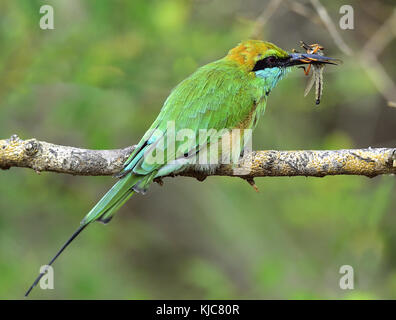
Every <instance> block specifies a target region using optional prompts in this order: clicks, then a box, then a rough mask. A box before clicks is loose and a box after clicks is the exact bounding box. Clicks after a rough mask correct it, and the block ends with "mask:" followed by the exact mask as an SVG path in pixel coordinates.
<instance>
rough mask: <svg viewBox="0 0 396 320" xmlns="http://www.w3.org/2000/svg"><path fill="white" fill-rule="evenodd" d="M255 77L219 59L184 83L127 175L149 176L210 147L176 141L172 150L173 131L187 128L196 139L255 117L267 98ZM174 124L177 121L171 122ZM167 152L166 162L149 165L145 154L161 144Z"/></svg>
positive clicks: (131, 161) (130, 163)
mask: <svg viewBox="0 0 396 320" xmlns="http://www.w3.org/2000/svg"><path fill="white" fill-rule="evenodd" d="M260 84H261V83H260V82H259V81H256V79H255V77H254V76H253V75H247V74H246V73H245V72H243V71H242V70H240V69H239V68H238V67H237V66H235V65H234V64H233V63H230V62H226V61H224V60H219V61H217V62H214V63H211V64H208V65H206V66H204V67H202V68H200V69H198V70H197V71H196V72H195V73H194V74H192V75H191V76H190V77H189V78H187V79H185V80H184V81H183V82H181V83H180V84H179V85H178V86H177V87H176V88H175V89H174V90H173V91H172V93H171V94H170V96H169V97H168V99H167V100H166V101H165V103H164V106H163V108H162V110H161V112H160V114H159V115H158V117H157V119H156V120H155V121H154V123H153V125H152V126H151V128H150V129H149V130H148V131H147V132H146V134H145V136H144V137H143V139H142V140H141V141H140V142H139V144H138V146H137V148H136V149H135V151H134V153H133V154H132V155H131V156H130V158H129V159H128V160H127V162H126V165H125V169H124V170H123V173H124V174H126V173H128V172H131V171H132V172H133V173H135V174H139V175H147V174H149V173H151V172H153V171H155V170H159V168H160V167H161V166H163V165H164V164H165V163H167V162H168V161H170V159H172V160H174V159H178V158H179V157H183V156H184V155H185V154H191V152H194V150H199V149H200V147H201V146H202V145H206V144H207V142H208V140H209V139H210V135H209V136H208V137H207V139H205V140H204V141H196V143H194V144H192V145H191V144H190V145H188V144H186V143H184V141H175V148H174V150H168V147H167V143H166V140H167V138H170V133H169V128H170V127H172V125H174V128H175V130H174V131H175V133H176V134H177V133H178V132H180V130H183V129H187V130H190V132H193V133H194V134H195V135H196V136H198V134H199V130H201V129H215V130H217V131H219V130H221V129H231V128H235V127H238V125H239V124H240V123H241V122H242V121H243V120H245V119H246V118H248V117H249V116H250V115H251V112H252V109H253V107H254V105H255V104H256V103H257V102H258V101H259V100H260V99H261V98H262V96H264V89H263V87H262V86H261V85H260ZM171 121H173V122H171ZM160 143H162V146H161V148H162V149H163V150H164V157H165V158H164V163H162V164H161V163H149V162H148V161H146V160H145V158H144V154H147V152H150V151H151V150H153V149H154V148H156V147H159V144H160Z"/></svg>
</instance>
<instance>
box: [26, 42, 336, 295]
mask: <svg viewBox="0 0 396 320" xmlns="http://www.w3.org/2000/svg"><path fill="white" fill-rule="evenodd" d="M319 63H320V64H336V62H335V59H333V58H329V57H325V56H323V55H319V54H310V53H297V52H287V51H285V50H283V49H281V48H279V47H278V46H276V45H275V44H273V43H271V42H266V41H262V40H245V41H242V42H240V43H239V44H238V45H237V46H236V47H234V48H232V49H231V50H229V52H228V53H227V54H226V55H225V56H224V57H223V58H221V59H219V60H217V61H214V62H211V63H208V64H206V65H204V66H202V67H200V68H198V69H197V70H196V71H195V72H194V73H193V74H191V75H190V76H189V77H187V78H186V79H185V80H183V81H182V82H180V83H179V84H178V85H177V86H176V87H175V88H174V89H173V90H172V91H171V93H170V95H169V96H168V98H167V99H166V100H165V102H164V104H163V106H162V108H161V111H160V112H159V114H158V116H157V118H156V119H155V120H154V122H153V124H152V125H151V127H150V128H149V129H148V130H147V131H146V133H145V134H144V135H143V137H142V139H141V140H140V141H139V143H138V144H137V145H136V147H135V148H134V150H133V152H132V153H131V155H130V156H129V158H128V159H127V160H126V162H125V163H124V166H123V168H122V170H121V171H120V172H119V173H118V174H117V178H118V181H117V182H116V183H115V185H114V186H113V187H112V188H111V189H110V190H109V191H108V192H107V193H106V194H105V195H104V196H103V197H102V198H101V199H100V200H99V202H98V203H97V204H96V205H95V206H94V207H93V208H92V209H91V210H90V211H89V212H88V214H86V216H85V217H84V218H83V219H82V221H81V222H80V226H79V228H78V229H77V231H75V233H74V234H73V235H72V236H71V237H70V238H69V239H68V240H67V241H66V243H65V244H64V245H63V246H62V247H61V249H60V250H59V251H58V252H57V253H56V255H55V256H54V257H53V258H52V259H51V260H50V262H49V263H48V265H47V268H48V266H51V265H52V264H53V263H54V262H55V260H56V259H57V258H58V257H59V255H60V254H61V253H62V252H63V251H64V250H65V249H66V247H68V246H69V245H70V243H71V242H72V241H73V240H74V239H75V238H76V237H77V236H78V235H79V234H80V233H81V232H82V231H83V230H84V229H85V228H86V227H87V226H88V225H90V224H91V223H92V222H94V221H99V222H102V223H108V222H109V221H110V220H111V219H112V217H113V216H114V214H115V213H116V212H117V210H118V209H119V208H120V207H121V206H122V205H123V204H124V203H125V202H126V201H127V200H128V199H129V198H130V197H131V196H132V195H133V194H135V193H145V192H146V191H147V189H148V188H149V186H150V185H151V184H152V183H153V181H154V179H156V178H157V179H158V178H161V177H163V176H166V175H169V174H175V173H179V172H181V171H183V170H186V169H187V168H189V167H190V166H191V165H195V166H196V168H198V170H201V171H202V172H203V173H208V172H210V171H211V170H214V169H215V168H216V166H218V165H219V164H216V163H212V162H210V160H212V158H211V157H212V155H214V154H216V155H217V157H218V153H219V152H220V151H215V152H214V153H212V155H211V154H210V153H208V151H207V150H210V147H212V145H214V144H215V143H216V142H214V141H217V143H218V141H222V142H223V141H228V140H236V139H234V138H229V137H230V136H229V135H228V136H227V134H229V132H230V131H232V130H240V132H239V133H238V136H239V137H240V136H241V135H242V138H241V139H242V141H240V143H239V144H237V145H236V147H235V148H236V149H237V150H236V154H238V155H240V154H241V153H242V152H243V149H244V147H245V145H246V141H245V140H246V139H244V138H243V137H244V136H243V134H241V132H245V131H248V130H253V129H254V128H255V127H256V125H257V122H258V120H259V118H260V116H261V115H262V114H263V113H264V111H265V108H266V104H267V99H268V96H269V95H270V93H271V91H272V90H273V88H274V87H275V86H276V84H277V83H278V82H279V81H280V80H281V79H282V78H283V77H284V76H285V75H286V74H287V73H288V72H289V71H290V70H291V69H292V67H293V66H301V65H311V64H314V65H315V64H319ZM169 123H171V124H172V125H173V127H172V126H170V125H169ZM210 130H212V131H214V132H217V133H218V134H217V140H216V139H212V138H213V137H214V136H216V135H214V134H206V136H204V137H203V138H202V137H201V135H199V138H197V137H196V136H197V135H198V133H201V132H202V131H205V132H208V131H210ZM180 132H182V133H183V134H184V135H186V136H188V135H191V134H193V135H195V136H193V137H192V138H190V139H187V140H188V142H185V139H184V140H183V139H179V140H177V139H175V135H176V136H177V135H178V134H179V133H180ZM219 132H220V133H219ZM183 134H182V135H183ZM171 142H173V143H171ZM230 144H231V145H232V147H233V146H234V145H233V144H232V142H230V143H229V144H228V146H229V145H230ZM220 149H221V153H222V155H221V157H224V155H225V156H227V155H229V153H230V152H231V148H230V147H227V146H226V147H224V148H220ZM234 151H235V150H234ZM205 153H206V154H207V155H208V157H209V161H208V162H210V163H209V164H208V163H204V164H202V165H201V164H199V161H197V158H198V157H202V154H205ZM159 156H161V157H159ZM158 158H161V161H153V159H154V160H158ZM203 158H204V159H205V156H204V157H203ZM217 159H218V158H217ZM206 160H208V159H207V158H206ZM220 160H221V159H220ZM197 163H198V166H197ZM46 271H47V269H45V270H44V271H43V272H41V273H40V274H39V276H38V277H37V278H36V280H35V281H34V282H33V284H32V285H31V286H30V288H29V289H28V291H27V292H26V294H25V296H28V295H29V293H30V292H31V290H32V289H33V288H34V287H35V286H36V285H37V283H38V282H39V281H40V279H41V278H42V277H43V276H44V274H45V273H46Z"/></svg>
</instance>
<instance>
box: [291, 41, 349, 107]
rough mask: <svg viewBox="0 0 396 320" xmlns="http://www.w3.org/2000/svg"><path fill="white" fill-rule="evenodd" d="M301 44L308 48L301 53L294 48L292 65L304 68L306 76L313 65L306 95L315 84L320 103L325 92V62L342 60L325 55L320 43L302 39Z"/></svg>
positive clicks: (316, 96) (330, 62)
mask: <svg viewBox="0 0 396 320" xmlns="http://www.w3.org/2000/svg"><path fill="white" fill-rule="evenodd" d="M300 44H301V47H302V48H303V49H305V50H306V53H299V52H296V51H295V50H294V51H293V53H292V54H291V55H290V62H291V63H292V65H296V66H299V68H302V69H303V70H304V73H305V75H306V76H307V75H309V72H310V70H311V66H312V77H311V79H310V80H309V82H308V84H307V87H306V88H305V91H304V97H305V96H307V95H308V93H309V91H310V90H311V89H312V87H313V85H314V84H315V103H316V104H317V105H318V104H319V103H320V99H321V97H322V93H323V69H324V66H325V64H333V65H337V64H340V63H342V61H341V60H338V59H334V58H329V57H325V56H324V55H323V49H324V48H323V47H322V46H321V45H319V44H311V45H307V44H306V43H305V42H303V41H300ZM305 64H308V67H307V68H305V66H304V65H305Z"/></svg>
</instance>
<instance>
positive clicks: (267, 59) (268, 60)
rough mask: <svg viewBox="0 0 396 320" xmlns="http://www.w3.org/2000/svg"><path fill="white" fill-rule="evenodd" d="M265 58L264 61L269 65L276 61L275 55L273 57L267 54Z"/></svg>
mask: <svg viewBox="0 0 396 320" xmlns="http://www.w3.org/2000/svg"><path fill="white" fill-rule="evenodd" d="M265 60H266V62H267V63H268V64H269V65H273V64H275V62H276V57H274V56H269V57H267V58H266V59H265Z"/></svg>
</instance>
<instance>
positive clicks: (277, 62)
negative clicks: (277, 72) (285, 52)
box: [252, 56, 287, 71]
mask: <svg viewBox="0 0 396 320" xmlns="http://www.w3.org/2000/svg"><path fill="white" fill-rule="evenodd" d="M286 60H287V59H283V58H277V57H275V56H269V57H266V58H264V59H261V60H259V61H257V62H256V64H255V65H254V68H253V70H252V71H258V70H263V69H265V68H274V67H282V66H284V64H285V61H286Z"/></svg>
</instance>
